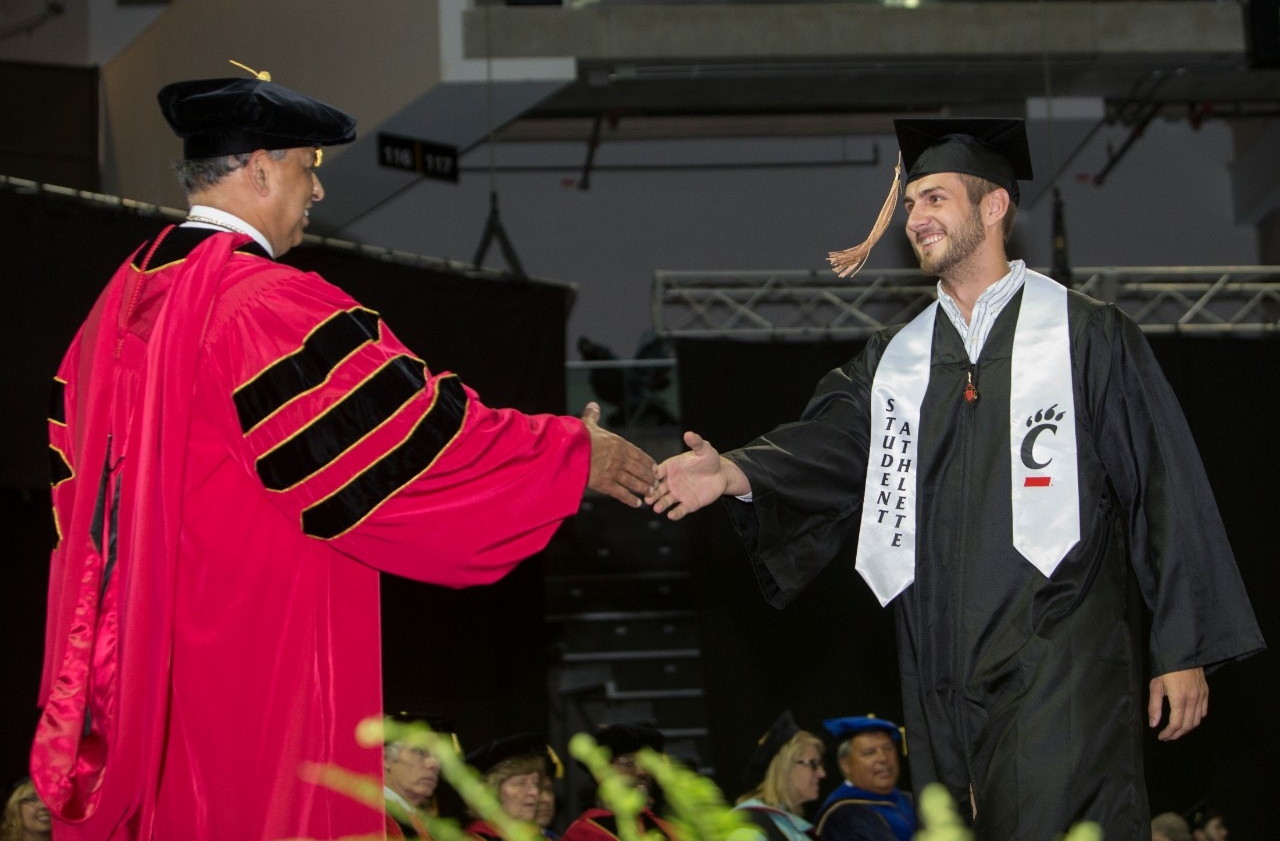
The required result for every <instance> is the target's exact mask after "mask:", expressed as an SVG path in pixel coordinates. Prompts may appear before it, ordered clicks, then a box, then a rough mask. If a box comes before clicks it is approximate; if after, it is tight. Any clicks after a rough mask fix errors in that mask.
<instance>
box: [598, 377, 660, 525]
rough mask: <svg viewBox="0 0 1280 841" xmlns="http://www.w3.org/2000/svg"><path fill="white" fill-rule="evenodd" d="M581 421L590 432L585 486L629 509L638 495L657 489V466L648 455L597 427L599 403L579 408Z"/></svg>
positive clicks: (647, 493) (644, 494)
mask: <svg viewBox="0 0 1280 841" xmlns="http://www.w3.org/2000/svg"><path fill="white" fill-rule="evenodd" d="M582 423H583V424H584V425H585V426H586V427H587V432H588V433H590V434H591V473H590V474H589V475H588V476H587V487H588V488H591V490H593V491H599V492H600V493H602V494H607V495H609V496H611V497H613V498H614V499H616V500H618V501H619V502H621V503H624V504H626V505H629V506H631V507H632V508H639V507H640V504H641V503H640V499H641V497H644V498H646V499H647V498H648V496H649V494H653V493H656V492H657V487H658V477H657V473H656V472H655V471H656V467H657V466H656V465H655V464H654V461H653V459H651V458H649V456H648V454H647V453H645V452H644V450H641V449H640V448H639V447H637V446H636V445H635V444H632V443H631V442H630V441H628V440H626V439H625V438H622V437H620V436H617V435H614V434H613V433H612V432H610V431H608V430H607V429H601V427H600V404H598V403H596V402H594V401H592V402H591V403H588V404H587V408H585V409H583V410H582Z"/></svg>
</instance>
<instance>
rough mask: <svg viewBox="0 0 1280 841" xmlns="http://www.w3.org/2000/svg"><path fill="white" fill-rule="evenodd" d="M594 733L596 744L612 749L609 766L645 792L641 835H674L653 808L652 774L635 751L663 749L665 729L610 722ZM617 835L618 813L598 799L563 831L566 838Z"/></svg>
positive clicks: (606, 839)
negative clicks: (638, 758)
mask: <svg viewBox="0 0 1280 841" xmlns="http://www.w3.org/2000/svg"><path fill="white" fill-rule="evenodd" d="M591 736H592V737H593V738H594V739H595V740H596V744H598V745H600V746H601V747H604V748H607V749H608V750H609V767H610V768H612V769H613V771H614V772H615V773H616V774H618V775H619V776H621V777H623V778H625V779H626V780H627V782H628V784H630V785H631V786H632V787H634V788H636V789H638V790H639V791H642V792H644V794H645V797H646V802H645V805H644V808H643V809H641V810H640V815H639V817H638V826H637V829H638V830H639V832H640V833H641V835H643V834H644V833H651V832H656V833H658V834H659V835H661V836H663V837H665V838H674V837H675V836H674V835H673V834H672V829H671V826H670V825H669V824H668V823H667V822H666V821H664V820H663V819H662V818H660V817H658V815H657V813H656V812H655V811H654V810H653V795H654V792H653V790H652V789H653V785H654V782H653V776H652V775H651V774H650V773H649V772H648V771H646V770H645V769H644V768H643V767H641V765H640V764H639V762H637V758H636V754H638V753H639V752H640V751H641V750H643V749H645V748H648V749H649V750H651V751H654V752H656V753H662V749H663V747H664V746H665V745H666V739H665V737H663V735H662V731H660V730H658V729H657V728H655V727H652V726H650V725H648V724H610V725H608V726H605V727H601V728H600V729H599V730H597V731H596V732H594V733H592V734H591ZM617 838H618V819H617V816H616V815H614V813H613V812H612V811H610V810H609V809H608V808H606V807H605V804H603V803H601V802H599V801H598V800H597V802H596V805H595V806H592V807H591V808H589V809H587V810H586V811H585V812H583V813H582V814H581V815H580V816H579V817H578V819H577V820H575V821H574V822H573V823H571V824H569V828H568V829H566V830H565V833H564V841H617Z"/></svg>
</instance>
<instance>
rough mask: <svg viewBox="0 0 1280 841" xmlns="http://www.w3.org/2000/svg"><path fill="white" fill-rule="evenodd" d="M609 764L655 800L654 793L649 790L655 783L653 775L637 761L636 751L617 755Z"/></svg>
mask: <svg viewBox="0 0 1280 841" xmlns="http://www.w3.org/2000/svg"><path fill="white" fill-rule="evenodd" d="M609 766H610V767H611V768H613V770H614V771H615V772H617V774H618V775H619V776H622V777H626V778H627V780H628V781H629V782H630V783H631V785H632V786H633V787H634V788H636V789H639V790H640V791H643V792H644V793H645V794H646V795H648V796H649V800H650V801H652V800H653V796H652V793H651V792H650V790H649V788H650V785H651V784H652V783H653V776H652V775H650V774H649V772H648V771H646V770H644V769H643V768H641V767H640V764H639V763H638V762H636V755H635V754H634V753H624V754H622V755H621V756H619V757H615V758H614V759H613V760H612V761H610V762H609Z"/></svg>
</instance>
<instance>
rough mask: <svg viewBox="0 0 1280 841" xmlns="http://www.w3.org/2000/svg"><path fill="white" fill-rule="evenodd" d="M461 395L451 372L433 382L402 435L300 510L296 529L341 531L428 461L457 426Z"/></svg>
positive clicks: (318, 533)
mask: <svg viewBox="0 0 1280 841" xmlns="http://www.w3.org/2000/svg"><path fill="white" fill-rule="evenodd" d="M466 416H467V395H466V392H465V391H464V390H463V388H462V383H461V382H460V381H459V380H458V378H457V377H456V376H448V377H442V378H440V380H438V381H437V383H436V400H435V403H434V404H433V405H432V406H431V408H430V409H429V410H428V411H427V413H426V415H425V416H424V417H423V418H422V420H421V421H420V422H419V423H418V426H417V428H415V429H414V431H413V433H412V434H410V435H409V437H408V438H406V439H405V441H404V442H403V443H402V444H400V446H398V447H396V448H395V449H393V450H390V451H389V452H388V453H387V454H386V455H384V456H383V457H382V458H381V459H379V460H378V461H376V462H374V463H373V464H371V465H369V467H368V468H367V469H365V470H364V471H363V472H361V473H360V474H359V475H357V476H355V477H354V478H353V479H352V480H351V481H350V482H348V483H347V484H346V485H345V486H344V487H343V488H342V489H341V490H340V491H338V492H337V493H335V494H333V495H332V496H330V497H328V498H327V499H324V500H321V501H320V502H318V503H316V504H315V505H313V506H311V507H310V508H307V509H306V510H304V511H303V512H302V530H303V531H304V532H306V533H307V534H309V535H311V536H313V537H319V538H324V539H329V538H334V537H337V536H339V535H341V534H342V533H343V532H345V531H347V530H348V529H350V528H351V527H353V526H355V525H356V524H357V523H359V522H360V521H361V520H362V519H363V518H365V517H366V516H368V515H369V513H370V512H372V511H373V510H374V509H375V508H377V507H378V506H379V505H381V504H382V503H383V502H384V501H385V500H386V499H387V498H388V497H390V496H391V495H392V494H394V493H395V492H396V491H398V490H399V489H400V488H402V487H404V486H405V485H406V484H408V483H409V482H410V481H412V480H413V479H414V478H415V477H416V476H418V475H419V474H420V473H422V472H423V471H424V470H426V469H427V468H428V467H430V466H431V463H432V462H434V461H435V460H436V457H437V456H439V455H440V453H441V452H443V451H444V448H445V447H446V446H448V444H449V442H450V441H452V440H453V439H454V437H455V436H456V435H457V434H458V432H459V431H460V430H461V429H462V424H463V421H465V420H466Z"/></svg>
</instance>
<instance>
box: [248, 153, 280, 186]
mask: <svg viewBox="0 0 1280 841" xmlns="http://www.w3.org/2000/svg"><path fill="white" fill-rule="evenodd" d="M274 163H275V158H273V157H271V153H270V152H268V151H267V150H265V149H258V150H257V151H255V152H254V153H253V154H252V155H250V156H249V163H247V164H246V165H245V170H246V172H247V173H248V176H249V185H250V186H251V187H252V188H253V191H254V192H255V193H257V194H258V195H259V196H266V195H267V194H269V193H270V192H271V165H272V164H274Z"/></svg>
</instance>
